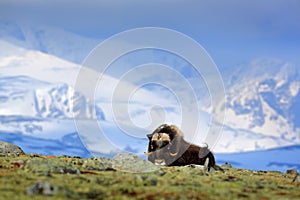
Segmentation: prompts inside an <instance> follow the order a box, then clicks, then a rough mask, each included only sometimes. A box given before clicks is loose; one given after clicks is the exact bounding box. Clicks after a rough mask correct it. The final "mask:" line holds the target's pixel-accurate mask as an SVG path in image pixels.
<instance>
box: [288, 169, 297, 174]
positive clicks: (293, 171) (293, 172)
mask: <svg viewBox="0 0 300 200" xmlns="http://www.w3.org/2000/svg"><path fill="white" fill-rule="evenodd" d="M286 174H293V175H298V171H297V170H296V169H288V170H286Z"/></svg>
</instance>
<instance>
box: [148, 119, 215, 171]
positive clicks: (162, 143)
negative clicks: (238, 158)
mask: <svg viewBox="0 0 300 200" xmlns="http://www.w3.org/2000/svg"><path fill="white" fill-rule="evenodd" d="M147 137H148V138H149V145H148V152H146V153H145V154H146V155H148V160H149V161H151V162H152V163H154V164H156V165H168V166H183V165H189V164H196V165H204V164H206V165H207V167H208V170H210V169H211V168H214V169H216V162H215V158H214V155H213V154H212V152H211V151H210V150H209V149H208V147H207V146H206V147H199V146H197V145H194V144H190V143H188V142H186V141H185V140H184V139H183V134H182V132H181V131H180V130H179V129H178V128H177V127H176V126H174V125H167V124H163V125H161V126H159V127H158V128H157V129H156V130H155V131H154V132H153V133H151V134H148V135H147ZM206 161H208V163H205V162H206Z"/></svg>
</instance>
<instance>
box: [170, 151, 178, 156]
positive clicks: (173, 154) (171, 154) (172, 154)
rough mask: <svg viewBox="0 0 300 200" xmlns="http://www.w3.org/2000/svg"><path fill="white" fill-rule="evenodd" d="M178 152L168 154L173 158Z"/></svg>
mask: <svg viewBox="0 0 300 200" xmlns="http://www.w3.org/2000/svg"><path fill="white" fill-rule="evenodd" d="M177 154H178V152H177V153H171V152H170V156H172V157H174V156H177Z"/></svg>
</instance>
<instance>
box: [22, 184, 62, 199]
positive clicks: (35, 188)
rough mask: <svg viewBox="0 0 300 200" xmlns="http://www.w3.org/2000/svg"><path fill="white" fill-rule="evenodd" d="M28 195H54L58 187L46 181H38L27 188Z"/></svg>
mask: <svg viewBox="0 0 300 200" xmlns="http://www.w3.org/2000/svg"><path fill="white" fill-rule="evenodd" d="M26 192H27V195H37V194H40V195H47V196H49V195H54V194H55V193H56V192H57V187H56V186H53V185H51V184H50V183H48V182H45V181H38V182H36V183H34V184H32V185H31V186H29V187H28V188H27V191H26Z"/></svg>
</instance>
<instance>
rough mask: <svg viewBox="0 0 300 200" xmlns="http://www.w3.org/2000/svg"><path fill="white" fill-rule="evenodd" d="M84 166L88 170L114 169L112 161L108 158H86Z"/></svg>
mask: <svg viewBox="0 0 300 200" xmlns="http://www.w3.org/2000/svg"><path fill="white" fill-rule="evenodd" d="M82 167H83V168H84V169H86V170H96V171H104V170H109V169H112V164H111V161H110V160H108V159H107V158H97V157H96V158H89V159H87V160H85V161H84V162H83V164H82Z"/></svg>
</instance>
